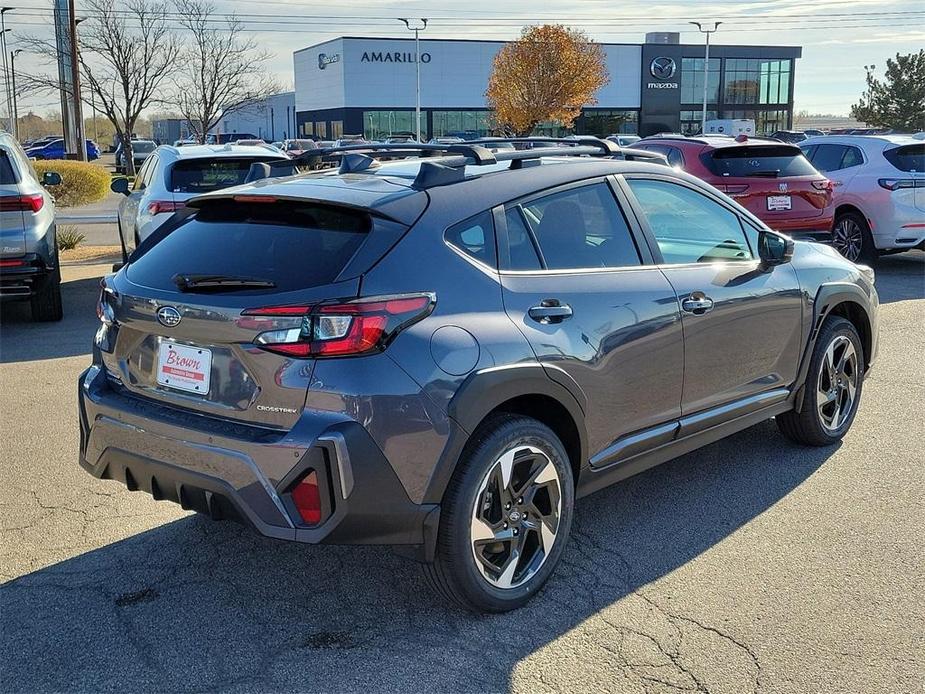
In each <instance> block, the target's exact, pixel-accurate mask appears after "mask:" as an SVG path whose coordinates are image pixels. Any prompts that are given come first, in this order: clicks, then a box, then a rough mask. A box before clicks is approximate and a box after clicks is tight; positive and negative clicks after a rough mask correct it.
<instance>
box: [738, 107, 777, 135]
mask: <svg viewBox="0 0 925 694" xmlns="http://www.w3.org/2000/svg"><path fill="white" fill-rule="evenodd" d="M788 115H789V112H788V111H787V110H786V109H773V110H770V111H765V110H757V109H750V110H741V111H725V112H723V118H748V119H749V120H753V121H755V134H757V135H770V134H771V133H773V132H774V131H775V130H786V129H787V116H788Z"/></svg>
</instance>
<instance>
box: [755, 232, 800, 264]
mask: <svg viewBox="0 0 925 694" xmlns="http://www.w3.org/2000/svg"><path fill="white" fill-rule="evenodd" d="M758 255H759V257H760V258H761V263H762V265H764V266H765V267H773V266H775V265H782V264H784V263H789V262H790V259H791V258H792V257H793V240H792V239H789V238H787V237H786V236H781V235H780V234H775V233H774V232H773V231H761V232H758Z"/></svg>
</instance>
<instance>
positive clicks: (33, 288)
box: [0, 253, 54, 301]
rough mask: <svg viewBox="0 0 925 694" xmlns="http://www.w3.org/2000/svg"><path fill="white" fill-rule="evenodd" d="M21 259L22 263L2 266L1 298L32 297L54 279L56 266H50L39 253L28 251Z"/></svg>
mask: <svg viewBox="0 0 925 694" xmlns="http://www.w3.org/2000/svg"><path fill="white" fill-rule="evenodd" d="M5 260H19V261H22V263H23V264H22V265H18V266H13V267H2V268H0V300H2V301H17V300H22V299H30V298H32V297H33V296H35V295H36V294H38V293H39V292H41V291H42V290H43V289H44V288H45V286H46V285H47V284H48V282H50V281H52V279H53V276H54V268H51V267H49V266H48V265H47V264H46V263H45V260H44V259H43V258H42V257H41V256H40V255H38V254H37V253H28V254H26V255H24V256H22V257H21V258H8V259H5Z"/></svg>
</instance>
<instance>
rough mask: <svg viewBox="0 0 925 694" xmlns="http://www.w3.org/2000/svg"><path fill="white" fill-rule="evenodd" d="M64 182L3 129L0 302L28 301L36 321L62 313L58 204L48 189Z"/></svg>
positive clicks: (0, 147) (0, 145)
mask: <svg viewBox="0 0 925 694" xmlns="http://www.w3.org/2000/svg"><path fill="white" fill-rule="evenodd" d="M60 182H61V176H60V175H58V174H57V173H55V172H52V171H47V172H45V174H44V175H42V176H41V177H40V176H39V175H38V174H37V173H36V171H35V169H34V168H33V167H32V164H31V163H30V161H29V158H28V157H27V156H26V153H25V152H24V151H23V149H22V147H20V145H19V143H18V142H17V141H16V140H15V139H14V138H13V136H12V135H10V134H8V133H2V132H0V301H3V302H7V301H28V302H29V303H30V304H31V308H32V318H33V320H37V321H58V320H61V318H62V316H63V313H62V309H61V269H60V267H59V266H58V248H57V243H56V236H55V203H54V198H52V196H51V195H50V194H49V192H48V191H47V190H46V189H45V187H46V186H53V185H57V184H59V183H60Z"/></svg>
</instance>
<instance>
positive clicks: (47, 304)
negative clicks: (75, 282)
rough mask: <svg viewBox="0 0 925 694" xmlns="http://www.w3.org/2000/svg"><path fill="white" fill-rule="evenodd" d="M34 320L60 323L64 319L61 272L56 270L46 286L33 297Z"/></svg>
mask: <svg viewBox="0 0 925 694" xmlns="http://www.w3.org/2000/svg"><path fill="white" fill-rule="evenodd" d="M31 304H32V320H35V321H41V322H43V323H44V322H51V321H59V320H61V319H62V318H63V317H64V310H63V309H62V307H61V270H60V269H58V268H56V269H55V271H54V273H53V274H52V276H51V277H49V278H48V281H47V282H45V286H44V287H43V288H42V291H40V292H39V293H38V294H36V295H35V296H33V297H32V299H31Z"/></svg>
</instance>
